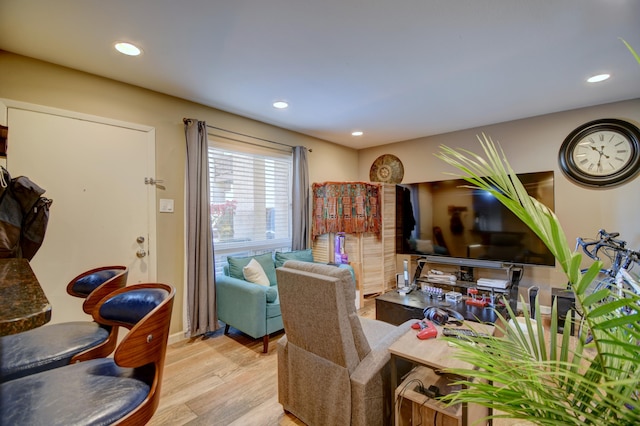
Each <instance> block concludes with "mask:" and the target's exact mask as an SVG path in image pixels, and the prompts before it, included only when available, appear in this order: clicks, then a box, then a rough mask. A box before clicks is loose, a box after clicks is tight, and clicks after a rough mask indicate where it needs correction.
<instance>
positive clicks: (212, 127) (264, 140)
mask: <svg viewBox="0 0 640 426" xmlns="http://www.w3.org/2000/svg"><path fill="white" fill-rule="evenodd" d="M185 120H190V118H183V119H182V121H185ZM207 127H208V128H210V129H216V130H222V131H223V132H227V133H233V134H234V135H238V136H244V137H246V138H251V139H255V140H259V141H262V142H268V143H273V144H276V145H281V146H286V147H288V148H294V146H293V145H289V144H286V143H282V142H276V141H271V140H269V139H263V138H258V137H256V136H251V135H247V134H244V133H240V132H234V131H233V130H227V129H223V128H221V127H216V126H212V125H210V124H207ZM215 136H218V137H222V138H224V136H221V135H215ZM226 139H229V140H233V141H236V142H240V143H246V144H249V145H256V144H252V143H251V142H245V141H241V140H237V139H232V138H226ZM256 146H260V145H256ZM305 148H307V147H306V146H305ZM307 151H309V152H313V150H312V149H309V148H307Z"/></svg>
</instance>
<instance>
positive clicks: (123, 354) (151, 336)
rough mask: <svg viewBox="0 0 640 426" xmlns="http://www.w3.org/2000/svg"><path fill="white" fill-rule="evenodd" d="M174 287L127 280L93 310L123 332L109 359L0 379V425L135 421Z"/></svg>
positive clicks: (150, 401)
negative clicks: (130, 284) (124, 284)
mask: <svg viewBox="0 0 640 426" xmlns="http://www.w3.org/2000/svg"><path fill="white" fill-rule="evenodd" d="M174 295H175V290H174V288H173V287H171V286H169V285H166V284H135V285H132V286H128V287H125V288H122V289H119V290H116V291H115V292H113V293H111V294H110V295H108V296H107V297H105V298H104V299H102V300H101V301H100V302H99V303H98V305H97V306H96V307H95V308H94V310H93V317H94V319H95V320H96V321H97V322H100V323H104V324H110V325H112V326H121V327H126V328H127V329H129V330H130V331H129V332H128V333H127V335H126V336H125V337H124V339H123V340H122V341H121V342H120V344H119V345H118V347H117V348H116V351H115V353H114V356H113V358H98V359H93V360H89V361H85V362H80V363H77V364H71V365H67V366H64V367H60V368H56V369H52V370H48V371H44V372H41V373H37V374H32V375H30V376H25V377H22V378H19V379H15V380H11V381H8V382H5V383H1V384H0V407H2V410H1V411H0V425H44V424H46V425H65V426H66V425H81V424H82V425H89V424H91V425H93V424H96V425H107V424H118V425H143V424H145V423H146V422H147V421H148V420H149V419H150V418H151V417H152V416H153V414H154V412H155V410H156V408H157V406H158V402H159V398H160V387H161V383H162V372H163V368H164V360H165V355H166V349H167V339H168V336H169V324H170V321H171V311H172V307H173V298H174Z"/></svg>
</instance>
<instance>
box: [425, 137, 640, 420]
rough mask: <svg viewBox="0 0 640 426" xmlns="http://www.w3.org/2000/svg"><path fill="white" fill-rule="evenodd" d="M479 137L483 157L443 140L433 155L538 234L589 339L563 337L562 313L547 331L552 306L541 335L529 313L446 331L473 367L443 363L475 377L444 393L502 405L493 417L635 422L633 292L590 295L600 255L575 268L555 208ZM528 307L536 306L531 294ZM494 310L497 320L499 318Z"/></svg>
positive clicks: (639, 371)
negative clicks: (462, 332) (521, 318)
mask: <svg viewBox="0 0 640 426" xmlns="http://www.w3.org/2000/svg"><path fill="white" fill-rule="evenodd" d="M478 139H479V142H480V144H481V147H482V150H483V152H484V157H483V156H480V155H478V154H475V153H473V152H471V151H468V150H454V149H452V148H449V147H446V146H441V147H440V152H439V153H438V154H436V156H437V157H438V158H440V159H442V160H443V161H445V162H447V163H448V164H450V165H452V166H454V167H456V168H457V169H458V170H459V171H460V172H461V174H460V175H459V176H460V177H462V178H463V179H465V181H466V182H467V183H469V185H470V186H472V187H474V188H479V189H482V190H485V191H488V192H489V193H491V194H493V195H494V196H495V197H496V198H497V199H498V200H499V201H500V202H502V204H504V205H505V206H506V207H507V208H508V209H509V210H510V211H512V212H513V213H514V214H515V215H516V216H517V217H518V218H520V220H522V221H523V222H524V223H525V224H526V225H527V226H529V228H531V229H532V230H533V231H534V232H535V233H536V235H537V236H538V237H539V238H540V239H541V240H542V241H543V242H544V243H545V245H546V246H547V247H548V248H549V250H550V251H551V252H552V253H553V255H554V256H555V258H556V260H557V261H558V264H559V265H560V267H561V268H562V270H563V271H564V272H565V274H566V275H567V278H568V280H569V282H570V283H571V284H572V289H574V293H575V296H576V301H577V303H578V304H579V306H581V307H582V311H583V312H582V315H583V321H584V323H585V325H586V328H587V329H588V330H590V333H591V336H592V342H590V343H589V344H587V342H586V340H585V335H582V336H581V338H579V339H576V338H572V337H571V336H570V330H571V327H570V323H569V318H567V320H566V321H565V324H564V330H563V332H562V334H561V335H560V336H559V337H558V339H556V338H549V337H550V336H558V334H557V333H558V326H559V325H558V321H557V307H556V306H553V307H552V314H551V326H550V330H549V332H548V333H547V334H545V331H544V330H543V329H542V324H541V322H538V323H537V324H535V325H534V324H533V323H531V321H530V320H528V319H527V320H526V330H522V329H520V328H519V327H517V328H515V329H514V328H511V327H502V326H500V325H497V327H498V328H499V329H500V331H501V333H502V334H503V335H504V336H505V337H504V338H488V339H487V338H475V339H471V340H472V341H473V343H474V344H469V343H468V342H463V341H460V340H456V339H449V340H450V342H451V343H452V344H453V345H455V346H456V347H457V348H458V351H457V356H458V357H459V358H461V359H463V360H465V361H467V362H469V363H470V364H472V365H473V366H474V369H452V370H450V371H449V372H450V373H453V374H458V375H460V376H461V377H475V380H472V381H467V380H462V381H460V384H464V386H463V389H462V390H461V391H459V392H457V393H455V394H451V395H448V396H446V397H444V398H443V400H444V401H446V402H449V403H451V404H454V403H458V402H467V403H476V404H480V405H483V406H487V407H492V408H494V409H495V410H500V411H501V412H503V413H506V414H503V415H501V416H508V417H511V418H518V419H523V420H528V421H531V422H533V423H537V424H540V425H557V424H575V425H583V424H593V425H600V424H640V402H639V401H638V395H637V390H638V384H639V383H640V381H639V379H640V368H638V363H639V360H640V351H639V346H638V341H639V340H640V321H639V318H638V315H637V314H634V315H628V314H624V313H623V312H624V311H625V310H626V311H629V310H631V312H633V309H634V308H635V311H636V312H637V311H638V310H639V309H640V301H638V300H637V298H634V297H625V296H629V295H619V294H615V293H614V292H612V291H610V290H603V291H602V292H598V293H596V294H593V295H589V294H588V290H587V289H588V288H589V284H590V283H591V281H592V280H593V279H594V278H595V277H596V276H597V273H598V271H599V269H600V267H601V263H600V262H594V264H593V265H592V266H591V267H590V268H589V269H588V270H587V272H586V273H584V274H582V273H581V271H580V263H581V260H582V256H581V254H580V253H576V252H572V250H571V249H570V247H569V245H568V244H567V240H566V237H565V234H564V231H563V230H562V227H561V225H560V222H559V220H558V218H557V217H556V215H555V214H554V212H553V211H551V209H549V208H548V207H547V206H545V205H543V204H542V203H540V202H539V201H537V200H535V199H534V198H532V197H530V196H529V195H528V193H527V192H526V190H525V188H524V186H523V185H522V183H521V182H520V180H519V179H518V177H517V175H516V174H515V173H514V171H513V169H512V168H511V166H510V165H509V163H508V161H507V160H506V158H505V155H504V152H503V151H502V149H500V148H499V147H497V146H496V144H494V143H493V141H492V140H491V139H490V138H488V137H487V136H486V135H484V134H483V135H482V137H478ZM506 306H507V311H508V315H509V316H510V317H514V316H515V315H514V313H513V312H512V311H511V308H510V307H509V305H508V304H506ZM536 308H537V312H539V304H538V302H537V301H536ZM498 316H499V318H500V320H499V321H498V322H497V323H496V324H500V321H502V322H503V323H504V324H507V322H506V320H505V318H503V317H502V316H500V315H499V314H498ZM525 317H526V318H528V312H526V308H525ZM629 407H632V408H629Z"/></svg>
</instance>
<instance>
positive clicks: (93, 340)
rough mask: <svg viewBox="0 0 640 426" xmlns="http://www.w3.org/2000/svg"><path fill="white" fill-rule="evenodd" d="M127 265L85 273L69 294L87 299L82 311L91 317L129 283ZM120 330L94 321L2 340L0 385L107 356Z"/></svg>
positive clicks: (71, 284) (71, 285) (54, 326)
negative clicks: (109, 296)
mask: <svg viewBox="0 0 640 426" xmlns="http://www.w3.org/2000/svg"><path fill="white" fill-rule="evenodd" d="M128 273H129V270H128V268H127V267H126V266H103V267H100V268H95V269H91V270H89V271H86V272H83V273H82V274H80V275H78V276H77V277H75V278H74V279H72V280H71V281H70V282H69V284H68V285H67V293H69V294H70V295H71V296H74V297H81V298H84V299H85V301H84V303H83V305H82V309H83V311H84V312H86V313H87V314H89V315H91V312H92V311H93V308H94V307H95V306H96V304H97V303H98V302H99V301H100V300H101V299H102V298H103V297H105V296H106V295H108V294H109V293H111V292H113V291H114V290H117V289H119V288H122V287H124V286H125V285H126V283H127V275H128ZM117 339H118V327H112V326H110V325H106V324H98V323H97V322H95V321H71V322H65V323H59V324H51V325H46V326H43V327H38V328H35V329H33V330H29V331H25V332H23V333H18V334H11V335H8V336H2V337H0V383H2V382H6V381H8V380H13V379H16V378H19V377H23V376H27V375H30V374H34V373H38V372H40V371H45V370H50V369H52V368H58V367H62V366H64V365H67V364H72V363H75V362H79V361H86V360H89V359H93V358H102V357H106V356H108V355H109V354H111V353H112V352H113V350H114V349H115V347H116V343H117Z"/></svg>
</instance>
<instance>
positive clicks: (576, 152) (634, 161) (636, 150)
mask: <svg viewBox="0 0 640 426" xmlns="http://www.w3.org/2000/svg"><path fill="white" fill-rule="evenodd" d="M558 161H559V162H560V168H561V169H562V172H563V173H564V174H565V176H567V177H568V178H569V179H571V180H573V181H574V182H576V183H578V184H581V185H585V186H590V187H600V188H602V187H608V186H615V185H620V184H622V183H624V182H626V181H628V180H630V179H632V178H634V177H635V176H636V175H637V174H638V172H639V171H640V130H639V129H638V128H637V127H636V126H634V125H633V124H631V123H629V122H626V121H623V120H617V119H613V118H610V119H602V120H595V121H591V122H589V123H586V124H583V125H582V126H580V127H578V128H577V129H575V130H574V131H573V132H571V133H570V134H569V136H567V138H566V139H565V140H564V142H563V143H562V146H561V147H560V152H559V156H558Z"/></svg>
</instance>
